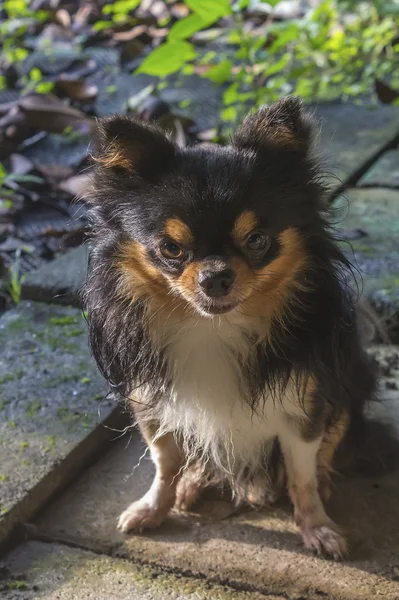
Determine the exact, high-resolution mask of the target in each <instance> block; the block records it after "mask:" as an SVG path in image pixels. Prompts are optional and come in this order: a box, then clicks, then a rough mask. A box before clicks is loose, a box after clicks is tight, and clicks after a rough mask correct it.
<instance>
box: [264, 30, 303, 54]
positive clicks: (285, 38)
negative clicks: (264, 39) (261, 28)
mask: <svg viewBox="0 0 399 600" xmlns="http://www.w3.org/2000/svg"><path fill="white" fill-rule="evenodd" d="M272 31H273V33H277V38H276V39H275V40H274V42H273V43H272V45H271V46H270V48H269V49H268V52H269V53H270V54H274V53H275V52H277V50H281V49H282V48H285V46H286V45H287V44H289V43H290V42H294V41H296V40H297V39H298V36H299V27H298V25H295V24H290V25H286V26H285V27H284V29H279V30H276V29H275V30H272Z"/></svg>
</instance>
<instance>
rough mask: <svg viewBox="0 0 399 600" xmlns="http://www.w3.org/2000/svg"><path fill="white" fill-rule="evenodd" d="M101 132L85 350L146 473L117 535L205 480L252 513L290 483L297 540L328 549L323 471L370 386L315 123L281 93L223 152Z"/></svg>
mask: <svg viewBox="0 0 399 600" xmlns="http://www.w3.org/2000/svg"><path fill="white" fill-rule="evenodd" d="M99 129H100V144H99V149H98V152H97V154H96V155H95V156H94V163H95V166H94V174H93V180H92V184H91V188H90V189H89V190H88V191H87V194H86V197H87V199H88V202H89V203H90V205H91V208H90V218H91V232H92V233H91V257H90V263H89V273H88V278H87V284H86V288H85V305H86V308H87V311H88V320H89V335H90V343H91V348H92V351H93V354H94V356H95V359H96V361H97V363H98V366H99V368H100V370H101V372H102V374H103V375H104V377H105V378H106V380H107V381H108V382H109V383H110V384H111V386H112V387H113V388H116V389H117V390H118V391H119V392H120V393H121V395H122V396H124V397H125V398H128V399H129V400H130V401H131V406H132V408H133V410H134V414H135V418H136V420H137V423H138V425H139V427H140V430H141V432H142V435H143V437H144V439H145V441H146V443H147V444H148V446H149V449H150V452H151V457H152V459H153V461H154V464H155V467H156V474H155V478H154V481H153V483H152V485H151V487H150V489H149V490H148V492H147V493H146V494H145V495H144V496H143V498H141V499H140V500H139V501H137V502H134V503H133V504H132V505H131V506H129V507H128V508H127V510H126V511H125V512H124V513H123V514H122V515H121V517H120V520H119V527H120V529H121V530H122V531H128V530H141V529H142V528H149V527H155V526H157V525H159V524H160V523H162V521H163V520H164V519H165V517H166V515H167V514H168V512H169V511H170V510H171V509H172V507H175V508H178V509H188V508H189V507H190V506H191V505H192V504H193V503H194V502H195V501H196V499H197V498H198V495H199V492H200V490H201V489H202V488H203V487H204V486H206V485H209V483H210V482H215V481H218V482H224V484H225V485H226V484H227V485H228V486H229V487H230V489H231V491H232V495H233V497H234V498H235V499H236V502H238V503H241V502H247V503H249V504H251V505H262V504H264V503H266V502H267V501H269V500H271V499H273V498H275V497H276V496H277V494H278V492H279V491H281V490H285V489H287V490H288V493H289V495H290V498H291V500H292V503H293V505H294V514H295V521H296V523H297V524H298V526H299V528H300V530H301V533H302V537H303V540H304V543H305V545H306V547H307V548H309V549H311V550H313V551H316V552H318V553H325V554H327V555H330V556H332V557H334V558H336V559H338V558H341V557H342V556H344V555H345V553H346V550H347V545H346V541H345V538H344V536H343V535H342V533H341V532H340V530H339V528H338V527H337V526H336V525H335V523H334V522H333V521H332V520H331V519H330V518H329V517H328V516H327V514H326V511H325V507H324V505H325V503H326V501H327V500H328V498H329V495H330V477H329V474H330V473H331V471H332V469H333V461H334V455H335V453H336V450H337V448H338V446H339V445H340V444H341V442H342V441H343V439H344V438H345V437H346V436H347V434H348V431H349V430H350V428H351V425H353V424H354V423H356V422H357V421H358V420H359V419H361V416H362V411H363V407H364V404H365V402H366V401H367V400H368V399H370V398H371V397H372V396H373V394H374V389H375V378H374V373H373V368H372V365H371V363H370V361H369V359H368V358H367V355H366V353H365V352H364V350H363V349H362V347H361V344H360V341H359V333H358V327H357V323H356V314H355V310H354V306H353V300H352V298H353V295H352V294H351V292H350V290H349V289H348V283H347V273H348V270H349V268H350V265H349V264H348V261H347V259H346V258H345V256H344V254H343V253H342V251H341V249H340V247H339V245H338V244H337V242H336V240H335V238H334V234H333V230H332V228H331V227H330V225H329V222H328V218H327V217H328V215H327V213H326V205H325V203H324V189H323V184H322V181H323V180H322V177H321V173H320V169H319V167H318V163H317V161H316V160H315V158H314V152H313V144H312V131H313V125H312V119H311V118H310V117H309V115H307V114H306V113H305V112H304V110H303V108H302V106H301V102H300V101H299V100H298V99H297V98H293V97H289V98H285V99H283V100H281V101H279V102H277V103H275V104H273V105H271V106H270V107H269V108H262V109H260V110H259V111H258V112H256V113H254V114H252V115H250V116H249V117H248V118H247V119H246V120H245V121H244V123H243V124H242V125H241V127H239V129H238V131H237V132H236V134H235V135H234V137H233V138H232V140H231V144H230V145H228V146H226V147H219V146H216V145H215V146H211V145H209V146H197V147H196V146H193V147H187V148H184V149H183V148H180V147H178V146H177V145H175V144H174V143H173V142H172V141H171V140H170V139H169V138H168V137H167V136H165V134H164V133H163V132H162V131H161V130H160V129H158V128H157V127H156V126H155V125H148V124H143V123H139V122H137V121H136V120H134V119H132V118H129V117H112V118H107V119H104V120H102V121H101V122H100V125H99Z"/></svg>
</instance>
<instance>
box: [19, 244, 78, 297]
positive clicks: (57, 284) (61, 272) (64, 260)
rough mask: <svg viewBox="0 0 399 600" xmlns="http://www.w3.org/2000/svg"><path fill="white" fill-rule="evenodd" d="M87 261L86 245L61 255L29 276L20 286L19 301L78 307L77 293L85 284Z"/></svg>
mask: <svg viewBox="0 0 399 600" xmlns="http://www.w3.org/2000/svg"><path fill="white" fill-rule="evenodd" d="M87 259H88V249H87V246H86V245H82V246H79V247H78V248H73V249H72V250H68V251H67V252H65V254H60V255H59V256H57V258H55V259H54V260H53V261H51V262H48V263H45V264H43V265H42V266H41V267H40V268H39V269H37V270H36V271H31V272H30V273H28V275H27V277H26V279H25V280H24V281H23V282H22V297H23V298H24V299H27V300H38V301H40V302H50V303H53V302H54V303H58V304H67V305H69V304H73V305H80V303H81V302H80V298H79V291H80V289H81V288H82V286H83V284H84V282H85V277H86V270H87Z"/></svg>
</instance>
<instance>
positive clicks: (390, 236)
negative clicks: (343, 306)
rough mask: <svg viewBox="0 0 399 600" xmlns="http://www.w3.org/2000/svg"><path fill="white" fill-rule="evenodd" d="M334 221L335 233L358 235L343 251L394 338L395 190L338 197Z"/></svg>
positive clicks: (398, 249)
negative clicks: (356, 232) (355, 268)
mask: <svg viewBox="0 0 399 600" xmlns="http://www.w3.org/2000/svg"><path fill="white" fill-rule="evenodd" d="M334 207H335V208H336V210H337V211H338V212H337V213H336V214H335V221H336V222H337V224H338V227H339V230H340V231H341V232H342V233H343V234H345V232H346V231H348V230H349V232H353V231H354V230H355V229H356V228H358V229H359V230H360V231H361V232H362V235H361V236H358V237H356V238H355V239H354V238H353V236H351V237H352V239H351V240H350V243H349V242H347V243H344V244H343V249H344V250H345V251H346V252H347V253H348V254H349V256H350V257H353V253H352V249H353V252H354V259H355V264H356V265H357V266H358V268H359V269H360V273H361V276H362V280H361V281H360V282H359V283H360V285H361V286H362V288H363V293H364V295H365V296H367V297H368V298H369V299H370V301H371V303H372V305H373V306H374V308H375V309H376V310H377V311H378V313H379V314H380V315H381V316H382V317H383V318H384V320H385V321H387V322H388V325H389V326H390V328H391V332H388V333H391V334H392V335H396V333H395V331H396V329H397V324H398V322H399V321H398V317H399V273H398V264H399V246H398V243H397V240H398V239H399V191H396V190H389V189H381V188H370V189H358V188H352V189H350V190H348V191H347V192H346V193H345V197H341V198H338V199H337V201H336V203H335V205H334Z"/></svg>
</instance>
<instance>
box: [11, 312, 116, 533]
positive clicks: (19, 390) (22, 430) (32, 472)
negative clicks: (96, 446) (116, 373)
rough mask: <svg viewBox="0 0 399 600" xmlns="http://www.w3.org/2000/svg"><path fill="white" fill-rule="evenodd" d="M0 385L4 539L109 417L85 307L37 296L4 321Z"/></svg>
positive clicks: (109, 406)
mask: <svg viewBox="0 0 399 600" xmlns="http://www.w3.org/2000/svg"><path fill="white" fill-rule="evenodd" d="M0 390H1V391H0V440H1V443H0V453H1V461H0V475H1V476H0V504H1V506H0V511H1V512H0V515H1V516H0V542H1V540H2V538H3V537H5V536H6V535H7V534H8V533H9V531H10V527H11V526H12V525H13V524H14V523H15V522H16V521H18V520H19V518H21V517H22V515H25V516H26V514H27V513H26V511H28V512H29V510H30V509H32V510H34V508H35V504H36V503H37V501H38V500H39V496H40V497H41V493H40V494H38V495H37V492H38V491H37V489H36V488H37V486H38V485H39V487H40V485H41V483H42V482H43V480H45V479H46V478H47V479H51V478H52V477H51V474H53V475H54V478H53V480H52V481H48V483H47V484H46V486H47V488H46V489H47V491H48V492H50V491H51V489H52V488H54V489H55V488H56V486H57V483H61V481H62V463H63V461H64V460H65V459H66V458H67V457H68V456H69V454H70V453H71V452H72V451H75V450H76V449H77V448H78V447H79V446H80V444H81V443H82V442H83V441H84V440H85V438H87V437H88V436H89V434H90V433H92V432H93V431H94V430H96V429H97V428H98V426H99V424H100V423H101V422H102V421H104V420H106V419H107V418H108V417H109V415H110V414H111V412H112V410H113V409H114V402H113V401H112V400H111V399H102V398H103V397H104V396H105V394H106V391H105V386H104V383H103V381H102V379H101V377H100V376H99V374H98V373H97V369H96V366H95V365H94V362H93V360H92V358H91V357H90V354H89V349H88V342H87V324H86V321H85V319H84V317H83V315H82V313H81V311H79V310H78V309H73V308H68V307H61V306H54V305H52V306H51V305H46V304H39V303H33V302H32V303H29V302H22V303H21V304H19V305H18V306H17V307H16V308H15V309H13V310H10V311H8V312H6V313H5V314H4V315H3V316H2V317H1V319H0ZM100 395H101V399H99V396H100ZM82 453H83V455H84V451H83V449H82ZM76 460H77V461H79V455H77V457H76ZM77 465H78V462H77ZM57 478H58V480H57ZM42 491H43V493H47V492H46V491H45V490H44V489H43V490H42ZM36 508H37V507H36ZM21 511H22V512H21Z"/></svg>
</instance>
